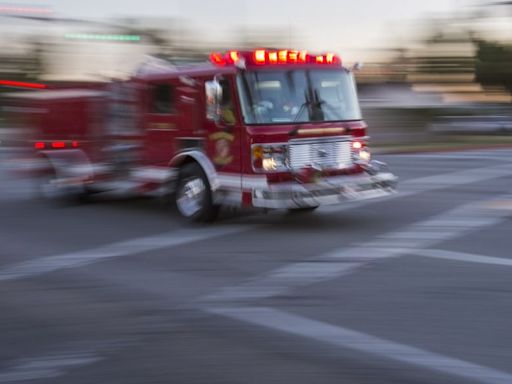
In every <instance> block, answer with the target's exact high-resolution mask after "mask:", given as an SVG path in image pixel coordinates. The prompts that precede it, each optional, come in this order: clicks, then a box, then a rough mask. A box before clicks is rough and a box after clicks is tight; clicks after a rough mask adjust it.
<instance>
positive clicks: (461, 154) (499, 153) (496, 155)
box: [381, 149, 512, 161]
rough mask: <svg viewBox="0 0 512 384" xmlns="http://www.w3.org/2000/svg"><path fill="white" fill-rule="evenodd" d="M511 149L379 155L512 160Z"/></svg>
mask: <svg viewBox="0 0 512 384" xmlns="http://www.w3.org/2000/svg"><path fill="white" fill-rule="evenodd" d="M511 155H512V151H510V150H507V149H505V150H503V149H502V150H499V149H494V150H490V151H458V152H444V153H409V154H407V153H402V154H395V155H381V156H382V157H388V156H392V157H397V158H401V157H409V158H411V157H412V158H417V159H451V160H459V159H461V160H467V159H474V160H497V161H512V156H511Z"/></svg>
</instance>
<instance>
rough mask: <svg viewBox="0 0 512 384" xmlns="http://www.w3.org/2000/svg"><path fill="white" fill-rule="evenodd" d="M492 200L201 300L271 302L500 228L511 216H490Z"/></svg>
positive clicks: (288, 267) (271, 273)
mask: <svg viewBox="0 0 512 384" xmlns="http://www.w3.org/2000/svg"><path fill="white" fill-rule="evenodd" d="M489 201H492V200H485V201H483V202H472V203H469V204H464V205H462V206H459V207H456V208H454V209H452V210H450V211H447V212H445V213H443V214H441V215H438V216H435V217H432V218H429V219H427V220H423V221H420V222H417V223H414V224H412V225H408V226H407V227H406V228H405V229H399V230H397V231H393V232H389V233H385V234H382V235H380V236H378V237H377V238H375V239H374V240H371V241H369V242H366V243H361V244H357V245H355V246H353V247H350V248H346V247H345V246H344V247H340V248H339V249H335V250H333V251H330V252H327V253H325V254H323V255H320V256H318V257H316V258H314V259H312V260H308V261H303V262H298V263H293V264H289V265H286V266H284V267H281V268H278V269H276V270H273V271H270V272H267V273H266V274H264V275H263V276H260V277H258V278H255V279H251V280H249V281H247V282H246V283H244V284H241V285H238V286H232V287H225V288H222V289H220V290H218V291H216V292H213V293H212V294H211V295H208V296H206V297H203V298H202V300H205V301H207V302H230V301H246V300H255V299H264V298H269V297H273V296H277V295H281V294H283V293H286V292H288V291H290V290H292V289H295V288H298V287H304V286H308V285H313V284H316V283H319V282H323V281H328V280H333V279H336V278H339V277H341V276H345V275H348V274H350V273H353V272H355V271H356V270H357V269H358V268H360V267H363V266H364V265H366V264H367V263H368V262H372V261H375V260H378V259H382V258H391V257H400V256H405V255H410V254H415V253H417V252H418V250H422V249H427V248H430V247H432V246H434V245H436V244H439V243H441V242H443V241H447V240H451V239H454V238H458V237H462V236H464V235H467V234H469V233H471V232H474V231H476V230H479V229H481V228H484V227H490V226H493V225H497V224H499V223H501V222H502V221H503V220H505V219H506V218H507V217H508V215H507V213H506V212H500V211H489V210H488V209H486V208H485V207H486V206H487V205H488V204H489Z"/></svg>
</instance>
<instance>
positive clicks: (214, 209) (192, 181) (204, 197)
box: [175, 163, 219, 223]
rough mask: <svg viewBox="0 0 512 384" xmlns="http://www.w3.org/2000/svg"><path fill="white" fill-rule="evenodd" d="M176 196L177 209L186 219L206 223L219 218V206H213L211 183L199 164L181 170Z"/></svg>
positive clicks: (191, 164)
mask: <svg viewBox="0 0 512 384" xmlns="http://www.w3.org/2000/svg"><path fill="white" fill-rule="evenodd" d="M175 196H176V198H175V199H176V208H177V209H178V212H179V213H180V215H181V216H182V217H184V218H185V219H187V220H190V221H194V222H202V223H204V222H211V221H214V220H215V219H216V218H217V215H218V213H219V206H217V205H215V204H213V199H212V191H211V188H210V183H209V182H208V179H207V177H206V175H205V173H204V171H203V169H202V168H201V167H200V166H199V164H197V163H189V164H186V165H185V166H184V167H183V168H182V169H181V172H180V178H179V181H178V187H177V188H176V195H175Z"/></svg>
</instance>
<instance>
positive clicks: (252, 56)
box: [210, 49, 341, 67]
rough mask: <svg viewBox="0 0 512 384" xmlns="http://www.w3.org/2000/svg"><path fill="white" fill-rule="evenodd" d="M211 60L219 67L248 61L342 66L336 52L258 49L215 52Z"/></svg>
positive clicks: (255, 63) (257, 63)
mask: <svg viewBox="0 0 512 384" xmlns="http://www.w3.org/2000/svg"><path fill="white" fill-rule="evenodd" d="M210 61H211V62H212V63H213V64H214V65H217V66H219V67H225V66H229V65H237V64H240V63H247V64H253V65H280V64H319V65H332V66H341V59H340V58H339V57H338V56H337V55H335V54H334V53H326V54H324V55H312V54H309V53H308V52H307V51H295V50H286V49H283V50H267V49H257V50H255V51H252V52H239V51H228V52H227V53H219V52H214V53H212V54H211V55H210Z"/></svg>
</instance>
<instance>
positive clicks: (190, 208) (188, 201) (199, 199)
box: [176, 178, 206, 217]
mask: <svg viewBox="0 0 512 384" xmlns="http://www.w3.org/2000/svg"><path fill="white" fill-rule="evenodd" d="M205 192H206V186H205V185H204V182H203V180H201V179H200V178H194V179H189V180H187V181H185V183H184V184H183V186H182V187H181V188H180V190H179V191H178V196H176V205H177V207H178V210H179V211H180V213H181V214H182V215H183V216H185V217H191V216H194V215H195V214H196V213H197V212H199V211H200V210H201V209H202V208H203V201H204V194H205Z"/></svg>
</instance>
